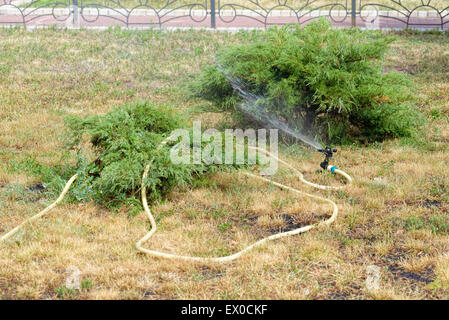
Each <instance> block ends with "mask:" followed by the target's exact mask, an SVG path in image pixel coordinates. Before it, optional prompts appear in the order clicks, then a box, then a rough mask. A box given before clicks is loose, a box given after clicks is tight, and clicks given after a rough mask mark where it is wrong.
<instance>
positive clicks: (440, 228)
mask: <svg viewBox="0 0 449 320" xmlns="http://www.w3.org/2000/svg"><path fill="white" fill-rule="evenodd" d="M405 225H406V228H407V230H419V229H424V228H425V229H430V230H432V232H433V233H435V234H447V233H449V216H447V215H445V214H438V213H437V214H434V215H432V216H430V217H423V216H419V217H408V218H407V219H406V220H405Z"/></svg>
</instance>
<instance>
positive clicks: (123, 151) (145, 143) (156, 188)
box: [66, 103, 217, 210]
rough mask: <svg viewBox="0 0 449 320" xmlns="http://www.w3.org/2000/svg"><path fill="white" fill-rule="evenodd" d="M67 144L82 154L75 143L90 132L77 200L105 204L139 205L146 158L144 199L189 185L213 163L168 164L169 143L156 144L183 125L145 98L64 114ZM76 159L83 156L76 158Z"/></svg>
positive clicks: (212, 167)
mask: <svg viewBox="0 0 449 320" xmlns="http://www.w3.org/2000/svg"><path fill="white" fill-rule="evenodd" d="M66 124H67V126H68V128H69V141H70V142H69V144H68V146H69V148H72V149H75V150H77V151H78V154H83V152H82V149H81V148H80V146H81V145H82V141H83V139H84V137H85V136H87V137H89V140H90V144H91V147H92V148H93V150H94V151H95V153H96V156H97V158H96V160H95V161H93V162H91V163H89V164H88V163H86V162H85V161H80V162H79V165H78V167H79V168H80V169H79V170H78V171H79V174H80V176H79V181H78V185H81V186H82V187H79V186H78V187H77V189H76V190H78V193H79V198H78V199H77V200H88V198H92V199H94V200H95V201H96V202H97V203H100V204H102V205H106V206H107V207H110V208H118V207H120V206H122V205H123V204H126V205H128V206H130V207H134V208H136V210H138V209H140V208H141V206H140V201H139V198H140V193H139V192H140V186H141V176H142V173H143V171H144V167H145V166H146V164H148V162H149V161H150V160H151V159H154V160H153V161H152V163H151V169H150V171H149V173H148V177H147V179H146V181H145V185H146V186H147V190H148V193H147V194H148V200H149V201H150V202H151V201H155V200H161V199H162V198H163V196H164V195H165V194H166V193H167V192H169V191H170V190H171V189H172V188H173V187H174V186H176V185H178V186H183V185H188V184H191V183H192V182H193V181H194V179H195V178H196V177H197V176H198V175H200V174H203V173H207V172H211V171H213V170H215V169H216V168H217V166H213V165H206V164H203V163H201V164H173V163H172V162H171V160H170V145H169V144H167V145H166V146H164V147H162V148H159V149H158V147H159V145H160V143H161V142H162V141H163V140H164V139H165V138H167V137H168V136H169V135H170V133H171V132H172V131H173V130H174V129H176V128H179V127H183V126H185V125H186V124H185V122H184V120H183V119H182V118H181V117H180V116H178V115H176V114H175V113H174V112H173V111H172V110H170V109H168V108H163V107H158V106H154V105H152V104H148V103H140V104H136V105H130V106H124V107H120V108H117V109H115V110H113V111H111V112H109V113H107V114H105V115H102V116H98V115H95V116H90V117H87V118H81V117H70V118H67V119H66ZM80 159H84V158H83V157H80Z"/></svg>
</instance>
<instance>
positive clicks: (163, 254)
mask: <svg viewBox="0 0 449 320" xmlns="http://www.w3.org/2000/svg"><path fill="white" fill-rule="evenodd" d="M167 140H168V139H166V140H164V141H163V142H162V143H161V145H160V146H159V148H160V147H161V146H163V145H164V144H165V143H166V142H167ZM248 148H252V149H256V150H259V151H262V152H265V153H266V154H267V155H268V156H270V157H272V158H273V159H275V160H276V161H279V162H280V163H282V164H284V165H285V166H287V167H288V168H290V169H292V170H293V171H295V172H296V175H297V176H298V177H299V180H300V181H301V182H303V183H305V184H307V185H309V186H312V187H314V188H318V189H323V190H329V189H340V188H342V186H339V187H332V186H323V185H319V184H315V183H312V182H309V181H307V180H305V179H304V176H303V174H302V173H301V172H300V171H298V170H297V169H295V168H294V167H293V166H291V165H290V164H289V163H287V162H285V161H283V160H281V159H279V158H278V157H276V156H274V155H273V154H271V153H269V152H268V151H266V150H264V149H260V148H257V147H252V146H249V147H248ZM152 163H153V160H151V161H150V162H149V163H148V164H147V166H146V167H145V170H144V172H143V175H142V188H141V193H142V205H143V208H144V210H145V212H146V214H147V216H148V218H149V220H150V223H151V230H150V231H149V232H148V233H147V234H146V235H145V236H144V237H143V238H142V239H140V240H139V241H137V243H136V248H137V250H139V251H141V252H144V253H147V254H150V255H152V256H155V257H160V258H166V259H179V260H185V261H200V262H229V261H232V260H234V259H237V258H239V257H240V256H242V255H243V254H244V253H246V252H248V251H249V250H251V249H253V248H254V247H257V246H260V245H262V244H264V243H265V242H267V241H269V240H275V239H279V238H283V237H287V236H292V235H296V234H299V233H302V232H306V231H308V230H310V229H312V228H314V227H316V226H318V225H320V224H325V225H329V224H331V223H332V222H334V221H335V219H336V218H337V215H338V207H337V205H336V204H335V202H334V201H332V200H330V199H327V198H324V197H320V196H316V195H313V194H309V193H306V192H303V191H300V190H298V189H295V188H293V187H289V186H286V185H283V184H281V183H278V182H275V181H272V180H270V179H267V178H265V177H261V176H257V175H255V174H253V173H250V172H244V174H245V175H247V176H249V177H253V178H257V179H260V180H263V181H266V182H268V183H271V184H273V185H275V186H277V187H279V188H281V189H285V190H289V191H293V192H295V193H297V194H300V195H303V196H307V197H310V198H313V199H317V200H320V201H324V202H327V203H329V204H331V205H332V208H333V211H332V215H331V216H330V217H329V218H328V219H326V220H324V221H321V222H320V223H317V224H311V225H308V226H304V227H301V228H298V229H294V230H291V231H287V232H281V233H277V234H274V235H271V236H269V237H266V238H263V239H261V240H259V241H256V242H254V243H253V244H251V245H250V246H248V247H246V248H245V249H243V250H241V251H239V252H237V253H234V254H232V255H228V256H224V257H191V256H183V255H177V254H171V253H166V252H160V251H155V250H150V249H146V248H143V247H142V244H143V243H144V242H145V241H147V240H148V239H149V238H150V237H151V236H152V235H153V234H154V233H155V232H156V230H157V227H156V221H155V220H154V217H153V215H152V214H151V210H150V208H149V207H148V202H147V194H146V187H145V184H144V181H145V179H146V177H147V175H148V172H149V170H150V167H151V164H152ZM335 173H336V174H340V175H341V176H343V177H344V178H346V180H347V181H348V183H351V182H352V179H351V177H350V176H349V175H348V174H347V173H345V172H343V171H341V170H339V169H337V170H335ZM76 178H77V174H75V175H73V176H72V177H71V178H70V179H69V181H67V183H66V185H65V187H64V189H63V190H62V192H61V194H60V195H59V197H58V199H56V201H55V202H53V203H52V204H51V205H49V206H48V207H46V208H45V209H44V210H42V211H40V212H39V213H38V214H36V215H34V216H32V217H31V218H28V219H27V220H25V221H24V222H22V223H21V224H20V225H18V226H17V227H15V228H14V229H12V230H11V231H9V232H8V233H6V234H4V235H3V236H1V237H0V243H1V242H3V241H5V240H7V239H9V238H10V237H11V236H12V235H14V234H15V233H16V232H17V231H19V230H20V229H21V228H23V227H24V226H25V225H26V224H28V223H30V222H32V221H34V220H36V219H38V218H40V217H42V216H44V215H45V214H47V213H48V212H49V211H50V210H51V209H53V208H54V207H55V206H56V205H57V204H58V203H59V202H60V201H61V200H62V199H64V196H65V195H66V193H67V191H68V190H69V189H70V186H71V185H72V183H73V182H74V181H75V179H76Z"/></svg>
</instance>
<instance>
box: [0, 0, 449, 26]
mask: <svg viewBox="0 0 449 320" xmlns="http://www.w3.org/2000/svg"><path fill="white" fill-rule="evenodd" d="M318 17H327V19H329V20H331V21H332V22H333V24H334V25H336V26H343V27H345V26H346V27H350V26H357V27H362V28H389V29H402V28H421V29H429V28H431V29H435V28H438V29H446V28H448V25H449V0H60V1H58V0H0V25H25V26H47V25H58V26H63V27H69V28H79V27H108V26H114V25H121V26H124V27H163V26H165V27H209V28H222V27H234V28H257V27H268V26H271V25H280V24H287V23H299V24H306V23H308V22H309V21H310V20H313V19H317V18H318Z"/></svg>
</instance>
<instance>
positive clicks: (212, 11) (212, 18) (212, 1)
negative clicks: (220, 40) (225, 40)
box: [210, 0, 216, 29]
mask: <svg viewBox="0 0 449 320" xmlns="http://www.w3.org/2000/svg"><path fill="white" fill-rule="evenodd" d="M210 27H211V28H213V29H215V27H216V26H215V0H210Z"/></svg>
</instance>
